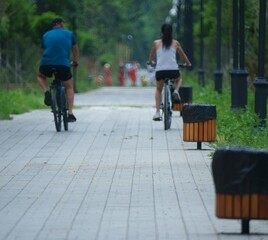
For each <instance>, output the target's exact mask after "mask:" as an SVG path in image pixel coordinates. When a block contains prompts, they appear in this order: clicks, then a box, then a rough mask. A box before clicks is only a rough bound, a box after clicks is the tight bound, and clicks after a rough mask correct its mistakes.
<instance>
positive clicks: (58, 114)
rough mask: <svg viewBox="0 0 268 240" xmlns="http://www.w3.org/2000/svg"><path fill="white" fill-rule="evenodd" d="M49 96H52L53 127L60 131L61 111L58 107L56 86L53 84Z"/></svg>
mask: <svg viewBox="0 0 268 240" xmlns="http://www.w3.org/2000/svg"><path fill="white" fill-rule="evenodd" d="M51 96H52V105H51V108H52V112H53V116H54V122H55V127H56V131H57V132H60V131H61V112H60V109H59V98H58V91H57V86H53V87H52V88H51Z"/></svg>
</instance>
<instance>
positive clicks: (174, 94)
mask: <svg viewBox="0 0 268 240" xmlns="http://www.w3.org/2000/svg"><path fill="white" fill-rule="evenodd" d="M172 97H173V99H174V100H175V101H178V102H180V101H181V96H180V94H179V92H178V91H177V90H174V92H173V94H172Z"/></svg>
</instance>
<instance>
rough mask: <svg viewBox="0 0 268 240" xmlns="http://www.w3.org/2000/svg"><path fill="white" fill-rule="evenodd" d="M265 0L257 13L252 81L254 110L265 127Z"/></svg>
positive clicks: (267, 89) (267, 87)
mask: <svg viewBox="0 0 268 240" xmlns="http://www.w3.org/2000/svg"><path fill="white" fill-rule="evenodd" d="M265 14H266V0H260V14H259V52H258V76H257V78H256V80H255V81H254V85H255V87H256V90H255V112H256V113H257V114H258V115H259V116H260V118H261V124H260V125H261V126H262V127H266V119H267V95H268V92H267V91H268V82H267V80H265V78H264V64H265V29H266V26H265V24H266V16H265Z"/></svg>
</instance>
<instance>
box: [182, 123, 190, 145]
mask: <svg viewBox="0 0 268 240" xmlns="http://www.w3.org/2000/svg"><path fill="white" fill-rule="evenodd" d="M189 140H190V123H184V124H183V141H189Z"/></svg>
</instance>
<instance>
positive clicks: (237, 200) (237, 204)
mask: <svg viewBox="0 0 268 240" xmlns="http://www.w3.org/2000/svg"><path fill="white" fill-rule="evenodd" d="M241 199H242V195H239V194H236V195H234V196H233V204H234V208H233V210H234V211H233V213H234V215H233V217H234V218H241V216H242V214H241V210H242V206H241V202H242V201H241Z"/></svg>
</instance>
